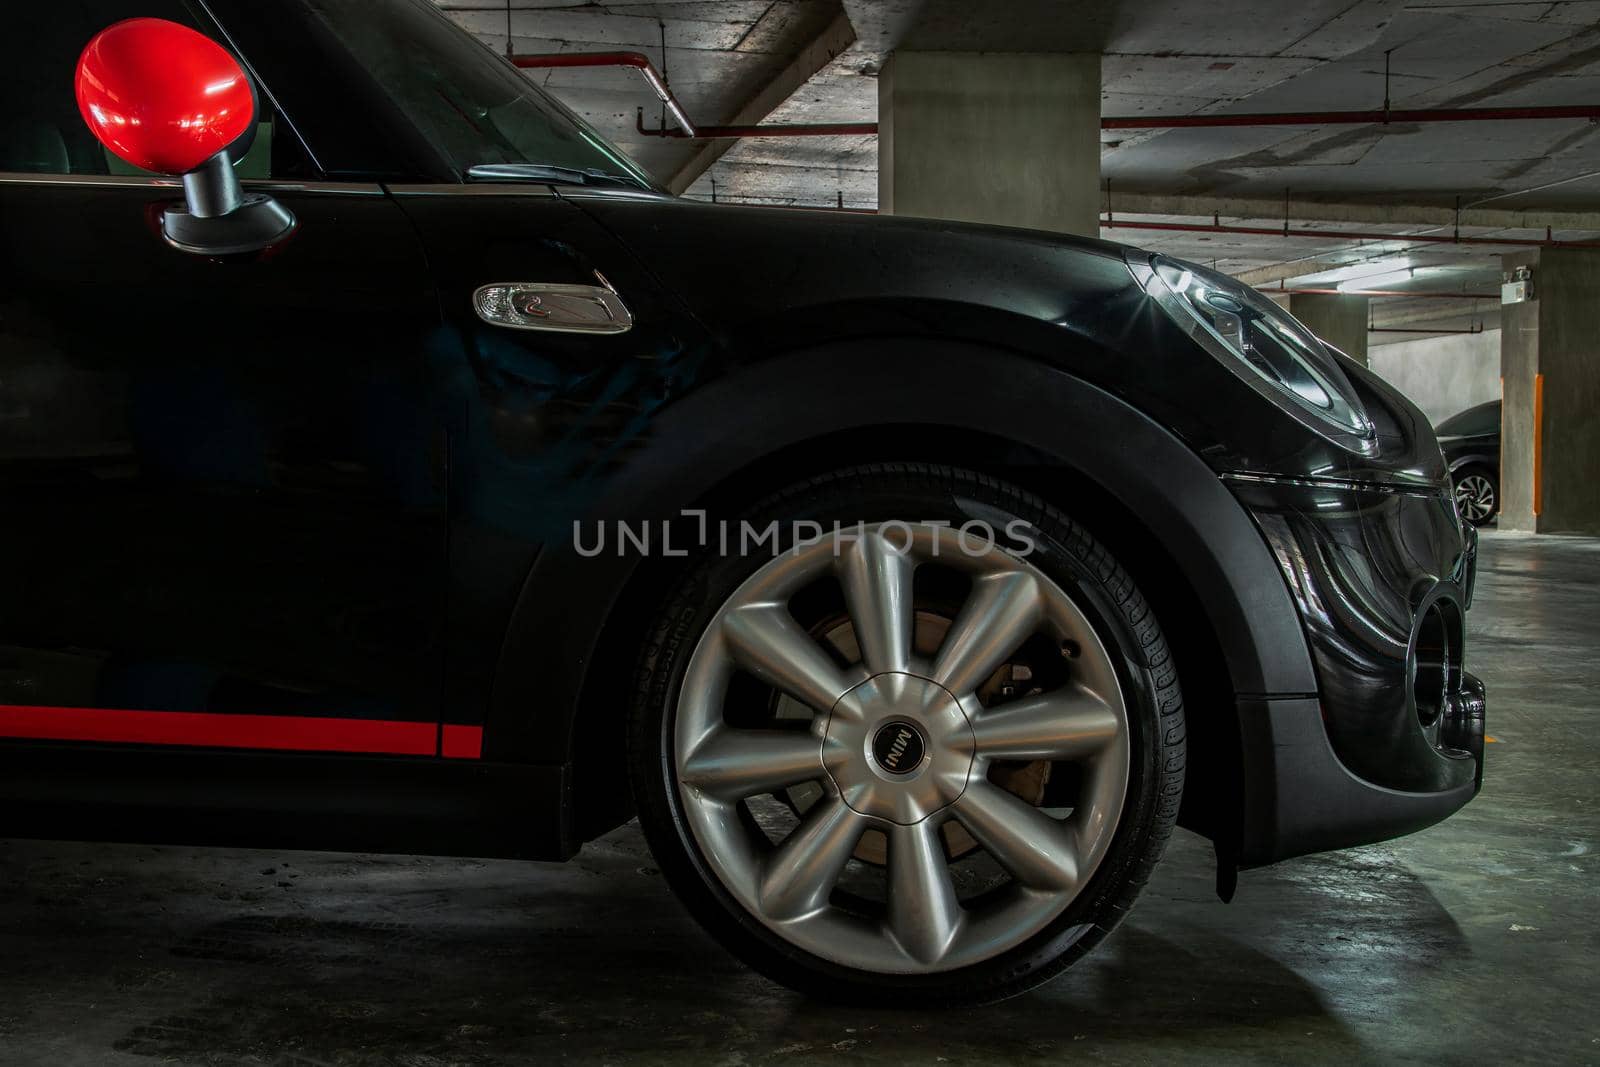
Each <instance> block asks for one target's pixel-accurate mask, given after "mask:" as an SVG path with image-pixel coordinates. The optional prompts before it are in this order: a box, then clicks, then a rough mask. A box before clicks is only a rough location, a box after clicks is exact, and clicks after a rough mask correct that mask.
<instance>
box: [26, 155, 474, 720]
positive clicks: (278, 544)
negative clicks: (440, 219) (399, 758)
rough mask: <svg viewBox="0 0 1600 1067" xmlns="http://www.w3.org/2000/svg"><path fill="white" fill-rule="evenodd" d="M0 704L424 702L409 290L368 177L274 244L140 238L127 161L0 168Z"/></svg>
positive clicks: (307, 205)
mask: <svg viewBox="0 0 1600 1067" xmlns="http://www.w3.org/2000/svg"><path fill="white" fill-rule="evenodd" d="M0 190H3V192H0V195H3V197H4V210H3V211H0V264H3V271H4V274H5V277H6V278H7V288H6V292H5V293H4V294H3V295H0V381H3V382H4V383H5V384H4V396H3V399H0V407H3V408H4V412H3V417H0V492H3V494H4V498H5V502H6V510H7V513H8V515H11V516H26V517H27V521H7V522H6V523H4V524H0V580H3V582H4V584H5V586H6V587H7V588H8V589H9V590H10V591H11V593H10V595H8V596H7V597H6V598H5V599H4V602H3V603H0V704H23V705H44V706H68V707H76V706H92V707H106V708H134V709H140V708H142V709H152V710H163V711H206V712H252V713H264V714H289V715H293V714H309V715H324V716H344V717H352V718H377V719H396V720H426V721H432V720H434V719H435V718H436V716H437V712H438V704H439V685H440V666H441V661H442V643H443V642H442V634H443V606H444V586H443V574H444V561H445V540H444V536H445V526H444V522H445V506H446V498H445V462H446V449H447V447H448V437H447V432H446V426H445V421H444V418H443V412H442V410H441V409H440V408H439V407H438V390H437V388H436V384H435V382H434V381H433V380H431V378H430V376H429V375H430V368H429V367H428V366H427V365H426V364H425V361H424V356H423V344H422V343H423V340H424V339H425V338H426V337H428V336H429V335H430V334H431V333H432V332H434V331H435V330H436V329H437V323H438V312H437V310H436V308H437V305H436V302H435V300H434V297H433V294H432V283H431V280H430V277H429V274H428V271H427V268H426V265H425V263H424V261H423V258H422V253H421V248H420V246H419V244H418V242H417V240H416V238H415V235H414V234H413V233H411V232H410V230H409V228H408V227H407V226H406V224H405V219H404V217H403V216H402V215H401V214H400V211H399V209H398V208H397V207H396V206H395V204H394V203H393V202H392V201H391V200H389V199H388V198H386V197H385V196H383V195H382V192H381V190H379V189H377V188H376V187H367V188H365V189H359V188H352V189H351V190H349V191H340V192H330V191H296V190H294V189H281V190H279V191H278V192H277V195H278V196H279V197H280V198H281V199H282V200H283V201H284V202H285V203H286V204H288V205H289V206H290V207H291V208H292V209H293V210H294V212H295V213H296V214H297V215H298V216H299V217H300V219H301V227H300V231H299V233H297V234H296V235H295V237H294V238H293V239H292V240H290V241H289V242H288V243H287V244H285V245H284V246H282V247H281V248H280V249H277V250H276V252H275V254H273V255H271V256H266V257H260V258H257V259H251V260H249V261H244V262H220V261H216V260H209V259H205V258H202V257H197V256H192V255H186V254H183V253H180V252H177V251H175V250H174V249H171V248H169V247H167V246H166V245H165V244H163V243H162V241H161V240H160V238H159V236H158V235H157V234H156V233H155V232H154V231H153V229H152V228H151V225H150V222H149V219H150V215H151V209H152V206H153V205H159V204H160V203H163V202H167V201H170V200H172V199H173V197H174V196H175V195H176V190H174V189H173V188H172V187H170V186H167V185H161V186H157V185H154V184H151V183H144V184H142V185H141V184H140V183H139V182H138V181H137V180H136V179H129V180H127V181H125V182H123V183H121V184H117V183H115V181H114V180H112V181H110V182H106V183H95V182H92V181H88V180H85V181H84V182H82V183H50V182H40V183H39V184H20V183H18V184H7V185H4V186H0Z"/></svg>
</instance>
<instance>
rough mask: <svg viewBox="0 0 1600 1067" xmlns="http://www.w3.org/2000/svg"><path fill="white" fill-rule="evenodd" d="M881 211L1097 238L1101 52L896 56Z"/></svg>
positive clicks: (887, 72)
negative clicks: (1022, 227) (1099, 53)
mask: <svg viewBox="0 0 1600 1067" xmlns="http://www.w3.org/2000/svg"><path fill="white" fill-rule="evenodd" d="M1063 17H1065V16H1063ZM878 210H880V211H882V212H884V213H885V214H891V215H919V216H922V217H924V218H935V219H956V220H959V221H964V222H985V223H991V224H994V225H999V226H1024V227H1028V228H1030V229H1036V230H1054V231H1057V232H1059V233H1075V234H1081V235H1084V236H1089V237H1098V236H1099V235H1100V223H1099V217H1100V56H1099V55H1098V54H1091V53H1064V54H1056V53H1047V54H1040V53H1003V52H986V53H977V52H907V51H899V52H895V53H893V54H892V55H891V56H890V57H889V60H888V62H887V63H885V64H884V68H883V71H882V73H881V74H880V75H879V77H878Z"/></svg>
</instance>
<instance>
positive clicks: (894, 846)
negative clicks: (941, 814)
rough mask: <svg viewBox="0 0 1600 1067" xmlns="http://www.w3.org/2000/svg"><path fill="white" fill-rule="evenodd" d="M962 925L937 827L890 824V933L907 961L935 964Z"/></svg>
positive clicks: (927, 823) (928, 823) (918, 824)
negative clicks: (908, 958)
mask: <svg viewBox="0 0 1600 1067" xmlns="http://www.w3.org/2000/svg"><path fill="white" fill-rule="evenodd" d="M960 924H961V903H960V901H958V900H957V899H956V887H955V884H954V883H953V882H951V880H950V865H949V863H948V861H947V860H946V859H945V855H944V846H943V845H942V844H941V843H940V840H939V829H938V827H936V826H934V825H932V823H931V821H930V820H927V819H924V820H923V821H922V822H919V823H915V824H914V825H911V826H895V827H894V830H893V832H892V833H891V835H890V838H889V929H890V930H892V931H893V932H894V937H895V940H896V941H898V942H900V947H901V948H903V949H905V950H906V952H907V953H909V954H910V955H911V957H912V958H913V959H915V960H917V961H918V962H921V963H936V962H938V960H939V959H941V958H942V957H943V956H944V954H945V953H946V952H947V951H949V949H950V943H951V941H953V940H954V939H955V935H956V929H957V927H958V926H959V925H960Z"/></svg>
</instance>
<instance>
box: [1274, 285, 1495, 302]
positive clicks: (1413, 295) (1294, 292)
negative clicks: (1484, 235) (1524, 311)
mask: <svg viewBox="0 0 1600 1067" xmlns="http://www.w3.org/2000/svg"><path fill="white" fill-rule="evenodd" d="M1256 291H1257V292H1260V293H1265V294H1266V295H1268V296H1272V295H1274V294H1278V293H1287V294H1289V295H1290V296H1403V297H1408V298H1410V299H1412V300H1499V299H1500V294H1499V293H1434V292H1422V291H1415V292H1407V291H1406V290H1404V289H1304V288H1299V289H1284V288H1282V287H1281V286H1280V287H1279V288H1277V289H1262V288H1259V287H1258V288H1257V290H1256Z"/></svg>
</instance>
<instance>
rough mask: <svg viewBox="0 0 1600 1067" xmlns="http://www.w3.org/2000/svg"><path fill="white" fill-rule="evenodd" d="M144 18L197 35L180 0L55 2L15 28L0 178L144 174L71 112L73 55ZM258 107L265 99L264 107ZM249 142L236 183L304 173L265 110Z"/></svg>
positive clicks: (2, 89) (1, 103) (0, 101)
mask: <svg viewBox="0 0 1600 1067" xmlns="http://www.w3.org/2000/svg"><path fill="white" fill-rule="evenodd" d="M134 17H150V18H162V19H167V20H169V21H172V22H178V23H181V24H183V25H185V26H189V27H191V28H194V29H202V26H203V24H202V22H201V19H200V18H199V17H198V16H197V15H196V13H195V12H194V11H193V10H191V8H190V6H189V5H188V4H187V3H185V2H183V0H139V2H137V3H132V2H129V0H57V2H55V3H52V4H51V5H50V7H49V13H48V14H47V15H40V16H39V17H36V18H32V19H24V20H22V21H20V22H15V23H13V25H12V30H13V33H14V34H15V36H14V37H13V38H12V41H11V43H12V45H13V47H12V48H10V49H8V57H9V58H8V59H7V61H6V63H5V64H4V65H3V66H0V172H11V173H21V174H113V175H115V174H121V175H144V174H147V173H148V172H146V171H143V170H140V169H139V168H138V167H135V166H132V165H131V164H129V163H125V162H123V161H122V160H121V159H118V158H117V157H116V156H114V155H112V154H111V153H110V152H108V151H107V150H106V149H105V147H104V146H102V145H101V144H100V142H99V141H97V140H95V137H94V134H92V133H91V132H89V127H88V126H87V125H86V124H85V123H84V121H83V117H82V116H81V115H80V114H78V102H77V99H76V97H75V96H74V94H73V86H72V79H73V73H74V71H75V70H76V68H77V64H78V56H79V55H80V54H81V53H82V52H83V48H84V45H86V44H88V43H89V39H90V38H91V37H93V36H94V35H95V34H96V33H98V32H100V31H101V30H103V29H105V28H106V27H107V26H110V25H111V24H112V23H114V22H120V21H121V20H123V19H126V18H134ZM263 104H265V101H263ZM261 118H262V121H261V122H260V124H259V125H258V127H257V130H256V139H255V143H254V144H253V145H252V146H251V148H250V151H249V152H247V153H246V154H245V158H244V159H243V160H240V161H239V162H238V164H237V166H236V168H235V169H236V170H237V172H238V174H239V176H240V177H241V178H268V177H303V176H306V174H307V170H308V167H307V165H306V164H305V162H304V153H303V151H301V150H300V148H299V145H298V143H296V141H295V139H294V137H293V136H292V135H288V134H286V135H285V136H283V137H281V138H279V137H274V130H275V129H276V127H277V125H278V123H277V122H276V121H275V116H274V115H273V114H272V111H271V109H270V108H268V107H264V108H263V114H262V116H261Z"/></svg>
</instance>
